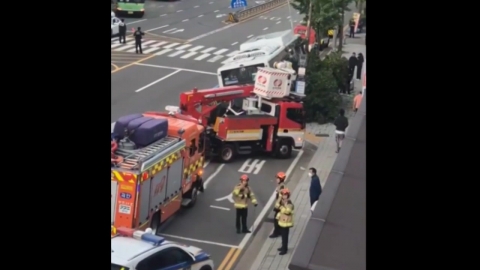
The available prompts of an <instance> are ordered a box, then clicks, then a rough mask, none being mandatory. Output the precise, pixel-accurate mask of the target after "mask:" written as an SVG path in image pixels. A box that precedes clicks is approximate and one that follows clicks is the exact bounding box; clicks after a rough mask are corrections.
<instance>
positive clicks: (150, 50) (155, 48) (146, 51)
mask: <svg viewBox="0 0 480 270" xmlns="http://www.w3.org/2000/svg"><path fill="white" fill-rule="evenodd" d="M159 49H160V48H158V47H151V48H149V49H147V50H144V51H143V53H151V52H153V51H156V50H159Z"/></svg>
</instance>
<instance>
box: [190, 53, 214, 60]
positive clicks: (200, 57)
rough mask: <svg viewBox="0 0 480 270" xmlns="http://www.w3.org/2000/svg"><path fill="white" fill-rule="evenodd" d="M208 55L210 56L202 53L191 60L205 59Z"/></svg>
mask: <svg viewBox="0 0 480 270" xmlns="http://www.w3.org/2000/svg"><path fill="white" fill-rule="evenodd" d="M209 56H210V54H208V53H204V54H202V55H200V56H198V57H197V58H195V59H193V60H197V61H200V60H203V59H205V58H207V57H209Z"/></svg>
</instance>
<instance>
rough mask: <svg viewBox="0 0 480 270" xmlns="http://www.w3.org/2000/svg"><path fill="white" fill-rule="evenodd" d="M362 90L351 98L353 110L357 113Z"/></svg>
mask: <svg viewBox="0 0 480 270" xmlns="http://www.w3.org/2000/svg"><path fill="white" fill-rule="evenodd" d="M362 98H363V95H362V91H360V92H358V94H357V95H356V96H355V97H354V98H353V111H354V112H355V113H357V111H358V109H359V108H360V104H361V103H362Z"/></svg>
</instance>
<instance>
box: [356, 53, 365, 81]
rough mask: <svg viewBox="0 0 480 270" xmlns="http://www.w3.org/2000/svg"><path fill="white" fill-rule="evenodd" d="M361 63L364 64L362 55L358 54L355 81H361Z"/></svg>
mask: <svg viewBox="0 0 480 270" xmlns="http://www.w3.org/2000/svg"><path fill="white" fill-rule="evenodd" d="M363 62H365V58H363V54H362V53H358V56H357V80H360V79H362V67H363Z"/></svg>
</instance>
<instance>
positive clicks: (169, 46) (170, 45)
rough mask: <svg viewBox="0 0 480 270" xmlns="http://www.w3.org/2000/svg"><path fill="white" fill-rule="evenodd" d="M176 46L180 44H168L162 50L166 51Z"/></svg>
mask: <svg viewBox="0 0 480 270" xmlns="http://www.w3.org/2000/svg"><path fill="white" fill-rule="evenodd" d="M178 44H180V43H176V42H174V43H171V44H168V45H167V46H163V47H164V48H167V49H171V48H172V47H175V46H177V45H178Z"/></svg>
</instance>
